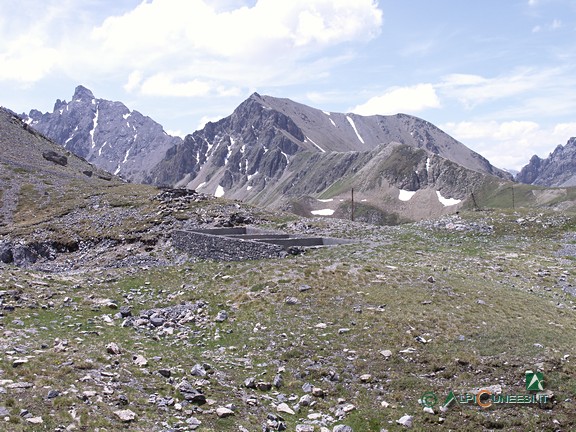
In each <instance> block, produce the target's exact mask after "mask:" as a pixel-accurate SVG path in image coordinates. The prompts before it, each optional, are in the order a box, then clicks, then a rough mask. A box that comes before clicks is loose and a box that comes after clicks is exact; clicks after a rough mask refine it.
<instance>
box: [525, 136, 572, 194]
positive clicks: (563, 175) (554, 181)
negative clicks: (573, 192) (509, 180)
mask: <svg viewBox="0 0 576 432" xmlns="http://www.w3.org/2000/svg"><path fill="white" fill-rule="evenodd" d="M516 180H517V181H519V182H522V183H527V184H534V185H540V186H550V187H567V186H576V137H573V138H570V139H569V140H568V142H567V143H566V145H564V146H562V145H559V146H558V147H556V149H555V150H554V151H553V152H552V153H550V155H549V156H548V157H547V158H546V159H541V158H539V157H538V156H536V155H534V156H532V159H530V162H529V163H528V165H526V166H525V167H524V168H522V170H521V171H520V173H518V175H517V176H516Z"/></svg>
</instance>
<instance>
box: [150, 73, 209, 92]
mask: <svg viewBox="0 0 576 432" xmlns="http://www.w3.org/2000/svg"><path fill="white" fill-rule="evenodd" d="M211 89H212V84H211V83H209V82H207V81H202V80H198V79H192V80H186V81H176V80H175V78H174V77H173V76H171V75H170V74H168V73H159V74H156V75H154V76H152V77H150V78H147V79H146V80H144V82H143V83H142V86H141V87H140V91H141V92H142V94H145V95H148V96H177V97H198V96H206V95H208V94H209V93H210V91H211Z"/></svg>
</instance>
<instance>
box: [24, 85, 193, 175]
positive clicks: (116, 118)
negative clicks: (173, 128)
mask: <svg viewBox="0 0 576 432" xmlns="http://www.w3.org/2000/svg"><path fill="white" fill-rule="evenodd" d="M24 118H25V120H26V122H27V123H28V124H29V125H30V126H32V127H34V129H36V130H38V131H39V132H41V133H43V134H44V135H46V136H47V137H49V138H51V139H53V140H54V141H56V142H57V143H59V144H61V145H63V146H64V147H65V148H66V149H67V150H70V151H72V152H73V153H75V154H77V155H78V156H81V157H83V158H85V159H86V160H88V161H90V162H92V163H94V164H95V165H97V166H98V167H100V168H102V169H104V170H106V171H108V172H111V173H114V174H117V175H120V176H122V177H124V178H126V179H128V180H130V181H135V182H142V180H143V178H144V177H145V175H146V173H148V171H149V170H150V169H151V168H152V167H154V166H155V165H156V164H157V163H158V161H160V160H161V159H162V157H163V156H164V154H165V153H166V150H167V149H168V148H170V147H172V146H174V145H176V144H179V143H180V142H181V141H182V140H181V139H180V138H177V137H172V136H169V135H168V134H166V132H164V130H163V129H162V126H160V125H159V124H158V123H156V122H154V121H153V120H152V119H150V118H149V117H145V116H143V115H142V114H140V113H139V112H138V111H130V110H129V109H128V108H127V107H126V106H125V105H124V104H122V103H120V102H111V101H108V100H105V99H96V98H95V97H94V95H93V94H92V92H91V91H90V90H88V89H87V88H85V87H82V86H78V87H77V88H76V91H75V92H74V96H72V100H71V101H70V102H66V101H60V100H57V101H56V103H55V105H54V111H53V112H52V113H45V114H42V113H41V112H40V111H37V110H32V111H30V114H28V115H24Z"/></svg>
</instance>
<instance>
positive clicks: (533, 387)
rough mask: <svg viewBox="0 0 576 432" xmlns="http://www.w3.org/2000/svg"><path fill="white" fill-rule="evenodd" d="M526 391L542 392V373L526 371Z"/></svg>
mask: <svg viewBox="0 0 576 432" xmlns="http://www.w3.org/2000/svg"><path fill="white" fill-rule="evenodd" d="M526 390H528V391H542V390H544V374H543V373H542V372H534V371H531V370H527V371H526Z"/></svg>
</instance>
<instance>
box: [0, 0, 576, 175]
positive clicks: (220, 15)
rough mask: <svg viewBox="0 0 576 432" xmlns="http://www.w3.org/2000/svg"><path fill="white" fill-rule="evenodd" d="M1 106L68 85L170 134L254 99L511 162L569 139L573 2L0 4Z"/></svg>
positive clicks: (49, 98) (35, 101)
mask: <svg viewBox="0 0 576 432" xmlns="http://www.w3.org/2000/svg"><path fill="white" fill-rule="evenodd" d="M0 9H1V10H2V14H1V15H0V105H2V106H5V107H7V108H10V109H11V110H13V111H16V112H18V113H24V112H26V113H27V112H29V111H30V110H31V109H39V110H40V111H42V112H51V111H52V110H53V106H54V102H55V101H56V99H61V100H67V101H69V100H70V99H71V98H72V95H73V93H74V89H75V87H76V86H77V85H84V86H86V87H87V88H89V89H90V90H92V91H93V93H94V95H95V96H96V97H97V98H102V99H108V100H115V101H121V102H123V103H124V104H126V105H127V106H128V108H130V109H132V110H138V111H140V112H141V113H142V114H144V115H147V116H149V117H151V118H152V119H154V120H156V121H157V122H159V123H160V124H162V125H163V126H164V128H165V130H166V131H168V132H169V133H172V134H176V135H185V134H187V133H192V132H193V131H195V130H197V129H200V128H201V127H202V126H203V125H204V124H205V123H206V122H207V121H215V120H219V119H221V118H223V117H226V116H228V115H230V114H231V113H232V111H233V110H234V109H235V108H236V107H237V106H238V105H239V104H240V103H242V101H244V100H245V99H246V98H248V97H249V96H250V95H251V94H252V93H253V92H258V93H260V94H262V95H269V96H275V97H283V98H289V99H292V100H294V101H296V102H300V103H303V104H306V105H309V106H312V107H315V108H318V109H322V110H324V111H332V112H346V113H348V112H353V113H357V114H361V115H374V114H381V115H389V114H396V113H399V112H402V113H405V114H411V115H415V116H418V117H420V118H423V119H425V120H428V121H429V122H431V123H433V124H435V125H436V126H438V127H440V128H441V129H442V130H444V131H445V132H447V133H448V134H450V135H451V136H453V137H454V138H456V139H458V140H459V141H461V142H462V143H464V144H465V145H467V146H468V147H470V148H472V149H473V150H475V151H477V152H479V153H480V154H482V155H483V156H485V157H486V158H488V159H489V160H490V162H492V163H493V164H494V165H496V166H498V167H500V168H506V169H520V168H521V167H522V166H524V165H525V164H527V163H528V161H529V159H530V157H531V156H532V155H534V154H537V155H538V156H540V157H546V156H548V154H549V153H550V152H551V151H553V150H554V148H555V147H556V146H557V145H559V144H565V143H566V142H567V141H568V139H569V138H570V137H573V136H576V42H575V41H576V0H481V1H464V0H401V1H400V0H379V1H377V0H290V1H286V0H144V1H142V0H20V1H19V2H18V6H15V5H14V2H13V0H0Z"/></svg>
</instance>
